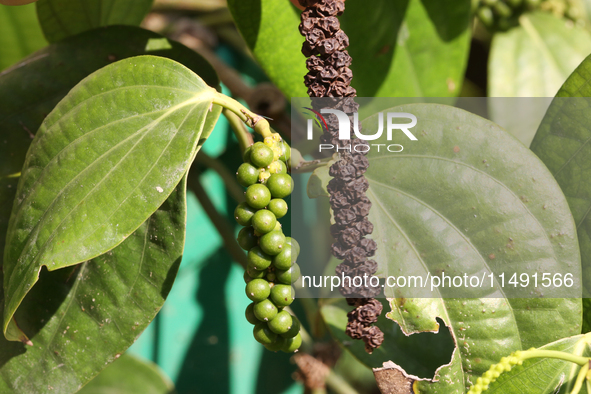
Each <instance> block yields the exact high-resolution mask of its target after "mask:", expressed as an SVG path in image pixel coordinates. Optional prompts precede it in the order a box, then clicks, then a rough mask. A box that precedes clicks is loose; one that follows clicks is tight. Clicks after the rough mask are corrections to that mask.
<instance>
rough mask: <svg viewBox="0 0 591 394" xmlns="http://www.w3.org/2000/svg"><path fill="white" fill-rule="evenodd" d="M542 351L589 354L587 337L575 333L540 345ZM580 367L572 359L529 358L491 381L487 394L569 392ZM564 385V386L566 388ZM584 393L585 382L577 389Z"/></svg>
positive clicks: (585, 391)
mask: <svg viewBox="0 0 591 394" xmlns="http://www.w3.org/2000/svg"><path fill="white" fill-rule="evenodd" d="M540 349H544V350H558V351H561V352H565V353H570V354H576V355H579V356H580V355H583V356H587V357H588V356H589V355H590V354H589V346H588V339H587V338H585V336H584V335H576V336H572V337H568V338H564V339H560V340H558V341H556V342H552V343H549V344H547V345H544V346H542V347H541V348H540ZM578 370H579V366H578V365H576V364H573V363H571V362H567V361H563V360H558V359H554V358H532V359H528V360H525V361H524V362H523V365H520V366H515V367H513V368H512V369H511V371H509V372H504V373H502V374H501V376H500V377H499V378H498V379H497V380H496V381H495V382H493V383H492V384H491V385H490V386H489V389H488V390H487V391H486V393H487V394H495V393H496V394H522V393H536V394H554V393H557V392H558V391H559V389H561V388H562V390H561V391H560V392H561V393H562V392H566V393H570V392H571V389H572V386H573V384H574V381H575V379H576V377H577V373H578ZM565 388H566V389H567V390H566V391H565ZM580 393H581V394H584V393H587V390H586V389H585V385H583V389H582V390H581V391H580Z"/></svg>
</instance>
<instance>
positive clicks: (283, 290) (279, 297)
mask: <svg viewBox="0 0 591 394" xmlns="http://www.w3.org/2000/svg"><path fill="white" fill-rule="evenodd" d="M294 293H295V291H294V289H293V287H291V286H290V285H285V284H276V285H275V286H273V288H272V289H271V294H270V298H271V301H273V303H274V304H275V305H277V306H278V307H285V306H289V305H291V303H292V302H293V299H294Z"/></svg>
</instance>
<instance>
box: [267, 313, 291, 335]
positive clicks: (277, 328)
mask: <svg viewBox="0 0 591 394" xmlns="http://www.w3.org/2000/svg"><path fill="white" fill-rule="evenodd" d="M292 325H293V319H292V318H291V314H290V313H289V312H288V311H281V312H279V313H278V314H277V315H276V316H275V318H274V319H273V320H271V321H270V322H269V323H268V324H267V326H268V327H269V329H270V330H271V331H273V332H274V333H275V334H279V335H281V334H285V333H287V332H288V331H289V330H290V329H291V326H292Z"/></svg>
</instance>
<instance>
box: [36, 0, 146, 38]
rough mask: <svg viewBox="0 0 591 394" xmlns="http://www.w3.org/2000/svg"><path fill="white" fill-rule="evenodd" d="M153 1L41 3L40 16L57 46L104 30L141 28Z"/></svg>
mask: <svg viewBox="0 0 591 394" xmlns="http://www.w3.org/2000/svg"><path fill="white" fill-rule="evenodd" d="M152 1H153V0H39V1H38V2H37V14H38V15H39V22H40V23H41V28H42V29H43V34H45V37H46V38H47V40H49V42H56V41H59V40H62V39H64V38H66V37H70V36H74V35H76V34H78V33H82V32H84V31H87V30H91V29H94V28H97V27H101V26H110V25H133V26H139V24H140V23H141V22H142V20H143V19H144V17H145V16H146V14H147V13H148V11H149V10H150V7H151V6H152Z"/></svg>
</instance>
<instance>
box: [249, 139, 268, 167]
mask: <svg viewBox="0 0 591 394" xmlns="http://www.w3.org/2000/svg"><path fill="white" fill-rule="evenodd" d="M273 155H274V154H273V150H272V149H271V148H269V147H268V146H267V145H265V144H263V143H260V144H259V143H258V142H257V143H256V144H254V145H253V146H252V149H251V151H250V161H251V162H252V164H253V165H255V166H256V167H259V168H262V167H267V166H268V165H269V164H271V163H272V162H273Z"/></svg>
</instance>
